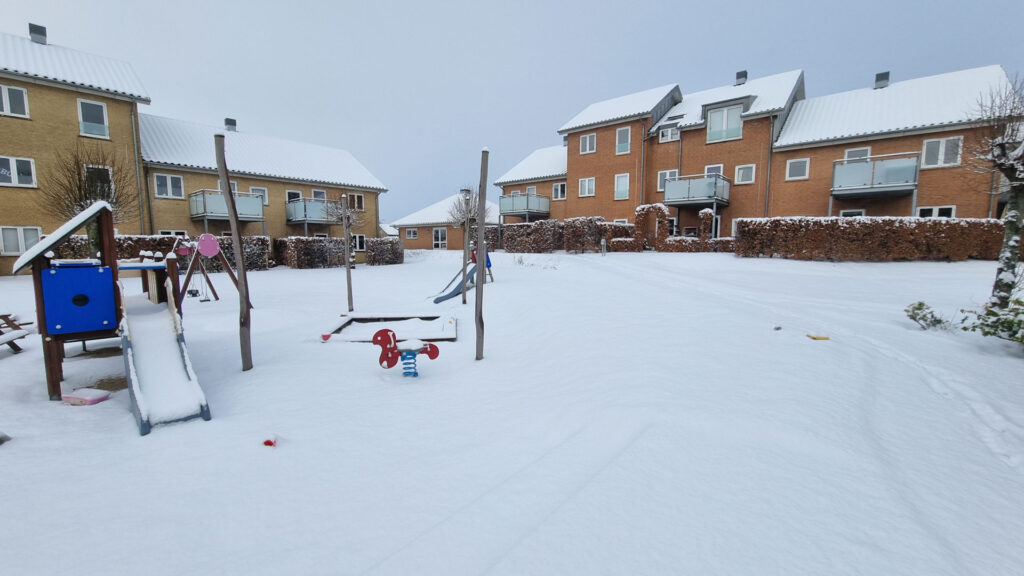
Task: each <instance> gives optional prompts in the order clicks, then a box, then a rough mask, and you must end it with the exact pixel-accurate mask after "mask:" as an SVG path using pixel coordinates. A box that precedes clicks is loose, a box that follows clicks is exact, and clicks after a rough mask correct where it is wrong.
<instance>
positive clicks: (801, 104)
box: [775, 65, 1009, 148]
mask: <svg viewBox="0 0 1024 576" xmlns="http://www.w3.org/2000/svg"><path fill="white" fill-rule="evenodd" d="M1008 83H1009V80H1007V77H1006V72H1005V71H1003V68H1002V67H1001V66H998V65H997V66H985V67H982V68H972V69H970V70H960V71H957V72H949V73H946V74H938V75H935V76H927V77H924V78H914V79H911V80H905V81H903V82H893V83H892V84H890V85H889V86H887V87H885V88H880V89H877V90H876V89H874V88H871V87H868V88H861V89H859V90H851V91H849V92H841V93H838V94H829V95H827V96H820V97H817V98H808V99H807V100H800V101H798V102H797V103H796V104H795V105H794V106H793V111H792V112H791V113H790V115H789V118H788V119H787V120H786V124H785V126H784V127H783V128H782V132H781V133H780V134H779V138H778V140H777V141H776V142H775V146H776V147H779V148H781V147H786V146H796V145H800V144H806V143H810V142H821V141H827V140H836V139H841V138H852V137H858V136H866V135H871V134H885V133H889V132H900V131H904V130H912V129H923V128H936V127H943V126H952V125H956V124H960V123H964V122H968V121H970V120H976V119H977V118H978V117H979V116H980V112H979V108H978V103H979V102H981V101H982V99H983V98H984V97H987V96H988V95H989V94H990V93H998V92H1000V91H1003V90H1005V87H1006V86H1008Z"/></svg>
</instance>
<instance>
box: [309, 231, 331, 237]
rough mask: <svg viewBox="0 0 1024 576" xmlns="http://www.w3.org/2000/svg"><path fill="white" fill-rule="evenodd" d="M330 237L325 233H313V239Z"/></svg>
mask: <svg viewBox="0 0 1024 576" xmlns="http://www.w3.org/2000/svg"><path fill="white" fill-rule="evenodd" d="M330 237H331V235H330V234H328V233H327V232H313V238H330Z"/></svg>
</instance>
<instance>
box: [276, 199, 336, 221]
mask: <svg viewBox="0 0 1024 576" xmlns="http://www.w3.org/2000/svg"><path fill="white" fill-rule="evenodd" d="M337 204H340V203H339V202H328V201H326V200H310V199H307V198H299V199H297V200H289V201H288V203H287V204H285V206H284V214H285V219H286V220H287V221H288V223H289V224H301V223H309V224H331V223H334V222H335V218H334V217H333V215H334V214H336V213H337V212H336V211H334V210H332V207H334V206H335V205H337Z"/></svg>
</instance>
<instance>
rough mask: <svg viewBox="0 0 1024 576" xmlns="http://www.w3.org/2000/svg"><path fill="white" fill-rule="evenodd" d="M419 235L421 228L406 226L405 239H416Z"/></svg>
mask: <svg viewBox="0 0 1024 576" xmlns="http://www.w3.org/2000/svg"><path fill="white" fill-rule="evenodd" d="M419 237H420V230H419V228H406V229H405V239H406V240H416V239H417V238H419Z"/></svg>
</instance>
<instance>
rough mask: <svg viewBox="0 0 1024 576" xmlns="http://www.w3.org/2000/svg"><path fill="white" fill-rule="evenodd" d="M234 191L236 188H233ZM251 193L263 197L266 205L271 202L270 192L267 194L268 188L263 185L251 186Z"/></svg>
mask: <svg viewBox="0 0 1024 576" xmlns="http://www.w3.org/2000/svg"><path fill="white" fill-rule="evenodd" d="M232 192H234V190H232ZM249 194H252V195H253V196H259V197H260V198H263V205H264V206H266V205H267V204H270V198H268V196H269V194H267V189H266V188H264V187H263V186H249Z"/></svg>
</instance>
